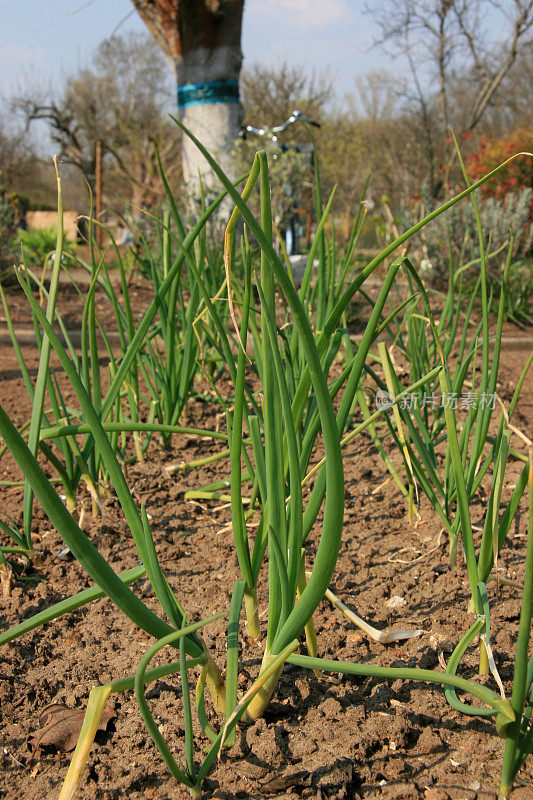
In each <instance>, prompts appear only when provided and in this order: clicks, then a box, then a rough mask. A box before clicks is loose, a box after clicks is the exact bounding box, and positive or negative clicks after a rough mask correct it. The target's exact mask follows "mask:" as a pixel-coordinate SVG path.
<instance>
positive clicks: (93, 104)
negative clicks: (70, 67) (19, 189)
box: [16, 34, 177, 206]
mask: <svg viewBox="0 0 533 800" xmlns="http://www.w3.org/2000/svg"><path fill="white" fill-rule="evenodd" d="M169 88H170V87H169V81H168V80H167V68H166V64H165V62H164V59H163V58H162V57H161V55H160V53H159V50H158V48H157V47H156V45H155V44H154V42H153V41H152V39H151V38H150V37H148V36H143V35H135V34H130V35H129V36H128V37H119V36H115V37H113V38H112V39H109V40H106V41H104V42H103V43H102V44H101V45H100V46H99V48H98V50H97V52H96V54H95V57H94V59H93V63H92V65H91V66H90V67H87V68H86V69H83V70H81V71H80V72H79V73H78V74H77V75H75V76H73V77H72V78H70V79H69V80H67V83H66V86H65V89H64V91H63V93H62V94H61V95H60V96H58V97H55V96H50V95H49V96H42V95H41V96H38V95H36V93H35V92H34V91H31V92H29V93H28V94H27V95H26V96H25V97H19V98H18V99H17V100H16V106H17V107H18V109H19V110H21V111H22V112H23V114H24V116H25V118H26V121H27V124H28V125H30V124H31V123H32V122H33V121H35V120H43V121H45V122H46V123H47V124H48V125H49V128H50V134H51V138H52V141H53V142H54V144H55V145H56V146H57V147H58V150H59V153H60V155H61V157H62V158H63V159H64V160H65V161H66V162H68V163H70V164H73V165H75V166H76V167H77V168H78V169H79V170H80V171H81V173H82V174H83V175H84V177H85V179H86V180H87V182H88V183H89V185H90V186H91V188H93V189H94V182H95V169H96V142H97V141H100V142H101V147H102V151H103V157H104V159H105V161H106V164H107V167H106V172H109V178H111V177H113V179H114V180H115V181H116V179H117V178H118V179H119V181H120V189H121V190H122V192H123V193H124V196H125V198H129V199H130V200H131V202H132V203H134V204H135V205H139V206H143V205H148V206H149V205H151V204H152V203H153V201H154V197H155V194H157V186H158V184H159V176H158V171H157V164H156V161H155V158H154V147H155V145H159V146H160V147H161V148H162V150H163V151H164V154H166V155H167V156H169V157H170V156H171V155H172V154H173V155H174V158H176V157H177V137H176V135H175V133H174V132H173V131H172V126H171V125H170V122H166V118H165V114H164V111H165V107H167V108H168V107H170V106H171V104H172V101H171V96H170V92H169ZM111 184H112V182H111V180H108V181H107V186H108V188H111ZM116 188H118V187H116V186H113V189H116ZM108 194H109V192H108Z"/></svg>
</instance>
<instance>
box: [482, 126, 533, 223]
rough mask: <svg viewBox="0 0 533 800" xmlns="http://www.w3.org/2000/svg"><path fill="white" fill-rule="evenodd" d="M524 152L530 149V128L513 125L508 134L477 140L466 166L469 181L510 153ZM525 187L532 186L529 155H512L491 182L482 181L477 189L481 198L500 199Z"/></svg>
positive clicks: (532, 160)
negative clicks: (502, 136)
mask: <svg viewBox="0 0 533 800" xmlns="http://www.w3.org/2000/svg"><path fill="white" fill-rule="evenodd" d="M524 152H529V153H531V152H533V131H532V130H531V129H528V128H517V129H516V130H515V131H513V132H512V133H511V134H510V135H509V136H507V137H504V138H501V139H487V138H485V139H481V141H480V143H479V147H478V149H477V150H476V151H474V152H473V153H471V155H470V156H469V157H468V159H467V162H466V169H467V172H468V174H469V176H470V178H471V179H472V180H479V178H481V177H483V175H486V174H487V172H490V171H491V170H493V169H495V167H497V166H498V164H501V163H502V162H503V161H506V159H508V158H509V157H510V156H512V155H515V154H516V153H524ZM526 188H531V189H533V158H531V156H520V157H519V158H515V159H514V160H513V161H511V163H510V164H508V165H507V166H506V167H505V169H503V170H502V171H501V172H499V173H498V174H497V175H496V176H495V177H494V178H493V179H492V180H491V181H489V182H488V183H486V184H484V186H483V188H482V190H481V191H482V194H483V196H484V197H497V198H498V199H500V200H503V199H504V198H505V196H506V195H507V194H508V193H509V192H516V191H519V190H520V189H526ZM532 213H533V204H532Z"/></svg>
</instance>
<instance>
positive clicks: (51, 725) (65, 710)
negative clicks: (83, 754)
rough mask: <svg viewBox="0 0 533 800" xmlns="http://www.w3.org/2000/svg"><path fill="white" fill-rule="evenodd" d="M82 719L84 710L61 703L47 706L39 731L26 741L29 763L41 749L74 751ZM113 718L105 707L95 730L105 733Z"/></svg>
mask: <svg viewBox="0 0 533 800" xmlns="http://www.w3.org/2000/svg"><path fill="white" fill-rule="evenodd" d="M84 717H85V709H78V708H69V707H68V706H65V705H62V704H61V703H52V705H49V706H47V707H46V708H45V709H44V711H43V712H42V714H41V716H40V717H39V729H38V730H37V731H35V733H30V735H29V736H28V738H27V740H26V742H27V744H28V747H29V748H30V751H31V756H30V762H29V763H30V764H31V763H32V761H33V758H34V756H35V753H36V752H37V751H38V750H40V749H41V748H42V747H48V746H51V747H55V748H56V749H57V750H61V752H62V753H69V752H70V751H71V750H74V748H75V747H76V743H77V741H78V737H79V735H80V731H81V726H82V725H83V719H84ZM114 717H116V713H115V710H114V709H113V708H108V707H107V706H106V707H105V708H104V711H103V713H102V716H101V718H100V722H99V724H98V729H97V730H99V731H105V730H106V728H107V726H108V724H109V722H110V721H111V720H112V719H114Z"/></svg>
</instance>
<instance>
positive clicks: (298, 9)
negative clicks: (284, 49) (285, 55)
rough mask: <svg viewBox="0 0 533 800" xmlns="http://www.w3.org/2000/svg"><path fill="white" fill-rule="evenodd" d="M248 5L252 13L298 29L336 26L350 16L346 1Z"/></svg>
mask: <svg viewBox="0 0 533 800" xmlns="http://www.w3.org/2000/svg"><path fill="white" fill-rule="evenodd" d="M249 5H250V11H252V13H253V12H255V14H259V13H260V14H261V15H268V16H270V17H274V16H276V17H277V18H278V20H279V21H280V23H281V21H282V20H283V24H284V25H291V26H294V27H295V28H300V29H309V28H319V27H325V26H329V25H338V24H339V23H343V22H346V21H348V19H349V18H350V16H351V14H350V7H349V5H348V2H347V0H327V1H326V0H251V2H250V4H249Z"/></svg>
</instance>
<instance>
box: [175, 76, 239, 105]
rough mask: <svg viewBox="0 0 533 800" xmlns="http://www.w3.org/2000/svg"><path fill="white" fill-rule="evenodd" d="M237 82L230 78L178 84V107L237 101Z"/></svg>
mask: <svg viewBox="0 0 533 800" xmlns="http://www.w3.org/2000/svg"><path fill="white" fill-rule="evenodd" d="M238 102H239V82H238V81H232V80H223V81H209V82H207V83H187V84H185V86H178V108H184V107H185V106H198V105H203V104H204V103H238Z"/></svg>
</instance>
